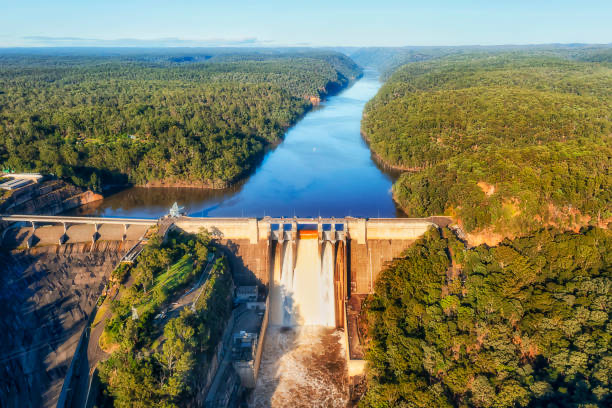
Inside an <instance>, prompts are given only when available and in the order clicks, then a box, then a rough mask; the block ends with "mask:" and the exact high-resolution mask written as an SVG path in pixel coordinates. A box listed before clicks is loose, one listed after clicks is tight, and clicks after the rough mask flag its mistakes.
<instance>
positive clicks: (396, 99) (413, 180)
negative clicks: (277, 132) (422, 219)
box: [362, 52, 612, 243]
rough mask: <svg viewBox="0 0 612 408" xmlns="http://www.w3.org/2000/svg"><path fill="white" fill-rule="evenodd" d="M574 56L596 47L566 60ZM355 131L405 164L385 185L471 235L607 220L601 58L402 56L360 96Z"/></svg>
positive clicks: (610, 121)
mask: <svg viewBox="0 0 612 408" xmlns="http://www.w3.org/2000/svg"><path fill="white" fill-rule="evenodd" d="M585 55H586V56H587V57H589V58H595V57H594V56H597V55H598V54H595V53H593V52H591V53H588V54H577V55H575V56H574V57H575V58H578V57H580V56H582V57H585ZM585 58H586V57H585ZM597 58H599V57H597ZM362 130H363V132H364V135H365V137H366V138H367V140H368V141H369V143H370V146H371V148H372V150H373V151H374V152H375V154H377V155H378V156H379V157H380V158H381V159H382V161H384V162H385V163H387V164H389V165H391V166H395V167H398V168H401V169H404V170H407V172H406V173H404V174H403V175H402V176H401V177H400V179H399V180H398V181H397V183H396V184H395V186H394V197H395V199H396V200H397V201H398V202H399V204H400V205H401V206H402V208H403V209H404V210H405V211H406V212H407V213H408V214H409V215H411V216H429V215H434V214H442V213H445V214H448V215H451V216H453V217H454V218H455V219H456V220H457V221H458V222H459V223H460V224H462V225H463V227H464V228H465V229H466V230H467V231H468V232H472V233H473V235H472V239H473V241H474V242H475V243H478V242H489V243H495V242H498V241H499V240H500V239H501V238H502V237H503V236H515V235H517V234H519V233H521V232H525V231H529V230H532V229H535V228H538V227H539V226H542V225H556V226H560V227H563V228H579V227H580V226H582V225H586V224H591V225H595V224H596V225H600V226H605V225H607V223H608V222H609V221H610V217H612V205H611V202H612V195H611V194H612V193H611V191H612V175H611V174H610V164H611V163H612V67H611V66H610V65H609V64H607V63H593V62H581V61H574V60H569V59H561V58H554V57H548V56H534V55H525V54H523V53H508V54H497V55H481V54H479V55H477V56H452V57H447V58H442V59H436V60H430V61H426V62H420V63H412V64H408V65H405V66H403V67H402V68H400V69H398V70H397V72H395V73H394V74H393V76H392V77H391V78H390V79H389V81H388V82H387V83H386V84H385V85H384V86H383V87H382V88H381V90H380V92H379V93H378V95H377V96H376V97H375V98H374V99H373V100H372V101H370V103H369V104H368V106H367V107H366V112H365V114H364V120H363V122H362Z"/></svg>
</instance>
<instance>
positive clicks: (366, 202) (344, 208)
mask: <svg viewBox="0 0 612 408" xmlns="http://www.w3.org/2000/svg"><path fill="white" fill-rule="evenodd" d="M380 85H381V84H380V82H379V81H378V74H377V73H376V72H374V71H365V73H364V76H363V77H362V78H361V79H360V80H358V81H357V82H356V83H354V84H353V85H352V86H351V87H350V88H348V89H345V90H344V91H342V92H341V93H339V94H338V95H335V96H332V97H330V98H329V99H328V100H326V101H324V102H323V103H322V104H321V105H320V106H318V107H317V108H315V109H313V110H312V111H311V112H309V113H308V114H306V115H305V117H304V118H303V119H302V120H300V121H299V122H298V123H297V124H296V125H295V126H293V127H292V128H291V129H289V131H288V132H287V133H286V135H285V139H284V140H283V142H282V143H281V144H280V145H279V146H278V147H276V148H274V149H272V150H270V151H269V152H268V153H267V154H266V155H265V157H264V159H263V161H262V163H261V164H260V165H259V166H258V168H257V169H256V170H255V172H254V173H253V174H252V175H251V176H250V177H249V178H248V179H247V180H246V181H243V182H242V183H239V184H238V185H236V186H233V187H232V188H229V189H226V190H203V189H192V188H144V187H133V188H129V189H126V190H123V191H120V192H118V193H116V194H113V195H110V196H108V197H107V198H105V199H104V200H102V201H99V202H96V203H92V204H89V205H86V206H82V207H80V208H78V209H76V210H73V211H72V212H71V214H72V215H96V216H108V217H150V218H157V217H160V216H162V215H164V214H166V213H167V212H168V209H169V208H170V206H171V205H172V204H173V203H174V202H175V201H176V202H178V204H179V205H180V206H183V207H185V211H186V212H187V213H188V214H189V215H191V216H200V217H203V216H211V217H226V216H229V217H246V216H249V217H263V216H266V215H270V216H286V217H292V216H298V217H317V216H322V217H331V216H335V217H344V216H362V217H396V216H401V214H402V213H401V211H400V210H398V209H397V207H396V205H395V203H394V202H393V200H392V198H391V185H392V183H393V181H394V175H393V174H391V173H386V172H384V171H383V170H382V169H380V168H379V167H378V166H377V165H376V163H375V162H374V161H373V160H372V156H371V152H370V150H369V148H368V146H367V144H366V143H365V142H364V140H363V138H362V137H361V134H360V122H361V117H362V113H363V108H364V105H365V104H366V102H367V101H368V100H369V99H371V98H372V97H373V96H374V95H375V94H376V92H377V91H378V89H379V88H380Z"/></svg>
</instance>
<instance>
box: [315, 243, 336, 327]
mask: <svg viewBox="0 0 612 408" xmlns="http://www.w3.org/2000/svg"><path fill="white" fill-rule="evenodd" d="M323 245H324V246H323V256H322V259H321V273H320V274H319V294H320V296H321V300H320V301H319V305H320V320H319V324H321V325H322V326H329V327H333V326H335V325H336V313H335V302H334V251H333V244H332V243H331V242H325V243H324V244H323Z"/></svg>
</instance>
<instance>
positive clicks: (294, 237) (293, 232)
mask: <svg viewBox="0 0 612 408" xmlns="http://www.w3.org/2000/svg"><path fill="white" fill-rule="evenodd" d="M297 229H298V224H297V218H294V219H293V221H292V222H291V240H292V241H294V242H295V241H296V240H297V239H298V230H297Z"/></svg>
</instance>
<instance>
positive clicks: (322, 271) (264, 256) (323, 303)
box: [174, 217, 435, 327]
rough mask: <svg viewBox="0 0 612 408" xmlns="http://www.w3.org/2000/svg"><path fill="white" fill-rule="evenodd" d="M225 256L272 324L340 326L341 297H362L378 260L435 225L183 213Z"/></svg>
mask: <svg viewBox="0 0 612 408" xmlns="http://www.w3.org/2000/svg"><path fill="white" fill-rule="evenodd" d="M174 225H175V227H177V228H180V229H182V230H184V231H186V232H191V233H197V232H200V231H202V230H203V229H205V230H207V231H209V233H210V234H211V235H212V236H213V237H214V238H216V239H217V240H218V241H219V242H220V243H221V244H222V246H224V247H225V248H226V250H227V251H228V254H229V255H230V260H231V262H232V264H233V265H232V266H233V270H234V278H235V280H236V282H237V284H238V285H253V284H257V285H259V286H260V287H261V288H265V289H266V290H268V293H269V295H270V305H271V309H270V324H271V325H281V326H283V325H285V326H292V325H322V326H334V325H335V326H336V327H343V326H344V323H343V322H344V320H345V318H344V313H345V312H344V310H345V305H344V302H345V300H346V299H348V298H349V297H350V296H351V295H352V294H367V293H372V291H373V290H374V282H375V281H376V278H377V277H378V274H379V273H380V271H381V270H382V269H383V268H384V265H385V263H387V262H389V261H391V260H392V259H393V258H395V257H397V256H399V255H400V254H401V253H402V251H403V250H405V249H406V248H407V247H408V246H409V245H410V244H411V243H412V242H414V240H415V239H417V238H419V237H420V236H422V235H423V234H424V233H425V232H426V231H427V230H428V229H429V228H431V227H432V226H435V225H434V223H432V222H431V221H430V220H428V219H406V218H403V219H402V218H398V219H364V218H330V219H321V218H316V219H297V218H293V219H291V218H280V219H279V218H263V219H256V218H190V217H182V218H179V219H177V220H176V221H175V222H174Z"/></svg>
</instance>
